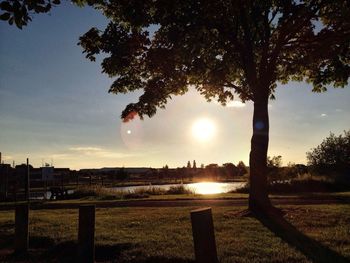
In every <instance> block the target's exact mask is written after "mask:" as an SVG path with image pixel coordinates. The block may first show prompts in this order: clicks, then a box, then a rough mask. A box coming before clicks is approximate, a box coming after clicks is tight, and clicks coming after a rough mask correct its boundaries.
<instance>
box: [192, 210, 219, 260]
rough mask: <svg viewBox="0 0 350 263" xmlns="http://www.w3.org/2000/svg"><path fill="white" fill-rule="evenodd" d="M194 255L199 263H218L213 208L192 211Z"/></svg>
mask: <svg viewBox="0 0 350 263" xmlns="http://www.w3.org/2000/svg"><path fill="white" fill-rule="evenodd" d="M191 223H192V233H193V242H194V253H195V258H196V262H197V263H217V262H218V257H217V252H216V243H215V235H214V224H213V217H212V213H211V208H201V209H197V210H193V211H191Z"/></svg>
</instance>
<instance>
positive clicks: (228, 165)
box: [222, 163, 238, 178]
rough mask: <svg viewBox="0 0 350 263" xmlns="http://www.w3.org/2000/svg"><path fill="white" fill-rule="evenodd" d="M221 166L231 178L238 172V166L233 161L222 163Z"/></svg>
mask: <svg viewBox="0 0 350 263" xmlns="http://www.w3.org/2000/svg"><path fill="white" fill-rule="evenodd" d="M222 166H223V167H224V169H225V170H226V174H227V176H228V177H230V178H233V177H234V176H236V175H237V174H238V168H237V167H236V166H235V165H234V164H233V163H224V164H223V165H222Z"/></svg>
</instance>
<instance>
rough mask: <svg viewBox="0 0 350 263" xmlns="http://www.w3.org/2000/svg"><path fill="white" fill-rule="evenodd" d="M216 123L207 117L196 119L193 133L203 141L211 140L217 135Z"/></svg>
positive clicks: (197, 138)
mask: <svg viewBox="0 0 350 263" xmlns="http://www.w3.org/2000/svg"><path fill="white" fill-rule="evenodd" d="M215 131H216V129H215V124H214V122H213V121H211V120H210V119H207V118H202V119H198V120H196V121H195V122H194V123H193V125H192V135H193V137H194V138H195V139H196V140H199V141H201V142H205V141H209V140H210V139H211V138H213V136H214V135H215Z"/></svg>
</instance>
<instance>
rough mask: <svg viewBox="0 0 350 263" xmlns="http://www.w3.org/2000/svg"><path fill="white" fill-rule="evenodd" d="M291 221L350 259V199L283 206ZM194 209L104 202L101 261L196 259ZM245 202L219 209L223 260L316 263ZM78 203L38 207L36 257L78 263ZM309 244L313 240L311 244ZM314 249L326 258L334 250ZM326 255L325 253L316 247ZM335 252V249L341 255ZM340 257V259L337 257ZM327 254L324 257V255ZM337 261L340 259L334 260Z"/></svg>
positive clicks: (3, 223) (4, 223)
mask: <svg viewBox="0 0 350 263" xmlns="http://www.w3.org/2000/svg"><path fill="white" fill-rule="evenodd" d="M282 208H283V210H284V211H285V212H286V215H285V219H286V220H287V221H289V222H290V223H291V224H292V225H294V226H295V227H296V228H297V229H298V230H299V231H300V232H301V233H302V235H305V236H307V237H309V238H311V239H312V240H313V241H315V243H316V246H320V247H322V246H324V247H325V248H327V249H326V250H328V249H331V250H332V253H333V254H332V255H333V259H334V260H337V256H339V258H343V259H344V257H345V262H346V261H348V260H350V205H317V206H316V205H314V206H283V207H282ZM192 209H193V208H191V207H175V208H174V207H172V208H101V209H97V210H96V236H95V240H96V261H98V262H113V261H114V262H193V260H194V252H193V241H192V232H191V224H190V211H191V210H192ZM242 209H244V208H243V207H213V217H214V226H215V235H216V241H217V249H218V256H219V260H220V262H311V261H310V254H308V255H307V256H305V255H304V254H303V253H301V252H299V251H298V250H297V249H295V248H294V247H293V245H289V244H288V243H286V242H285V241H284V240H282V239H281V238H280V237H278V235H276V233H274V232H272V231H270V230H269V229H268V228H266V227H265V226H264V225H263V224H262V223H261V222H260V221H259V220H257V219H255V218H252V217H239V216H237V215H236V213H237V212H239V211H240V210H242ZM77 222H78V211H77V209H74V210H73V209H61V210H34V211H31V212H30V247H31V249H30V253H29V255H28V256H27V258H26V260H29V261H32V262H47V261H55V262H73V261H75V258H74V257H75V251H76V242H77V241H76V240H77ZM13 234H14V212H13V211H1V212H0V262H7V261H10V262H11V261H15V260H18V258H15V257H14V256H12V255H11V252H12V250H11V249H12V246H13V244H12V243H13ZM305 246H308V244H305ZM326 250H325V252H324V254H322V253H321V254H320V255H313V256H314V257H313V258H314V261H315V257H316V259H317V257H318V258H319V261H318V262H325V261H324V259H325V257H327V256H329V254H330V253H329V251H328V252H327V251H326ZM314 252H315V253H318V252H317V251H314ZM334 252H335V253H334ZM334 255H335V256H336V257H334ZM322 260H323V261H322ZM333 262H336V261H333Z"/></svg>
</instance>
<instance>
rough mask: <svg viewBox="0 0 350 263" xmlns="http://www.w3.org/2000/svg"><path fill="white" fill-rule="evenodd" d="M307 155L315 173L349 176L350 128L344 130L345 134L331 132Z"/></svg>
mask: <svg viewBox="0 0 350 263" xmlns="http://www.w3.org/2000/svg"><path fill="white" fill-rule="evenodd" d="M306 155H307V160H308V164H309V165H310V166H311V168H312V171H313V172H314V173H315V174H321V175H322V174H323V175H324V174H326V175H336V176H338V177H339V176H340V177H344V176H349V170H350V130H349V131H344V135H339V136H335V135H334V134H333V133H331V134H330V136H329V137H327V138H326V139H324V140H323V142H322V143H321V144H320V145H319V146H317V147H316V148H313V149H311V151H310V152H307V153H306Z"/></svg>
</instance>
